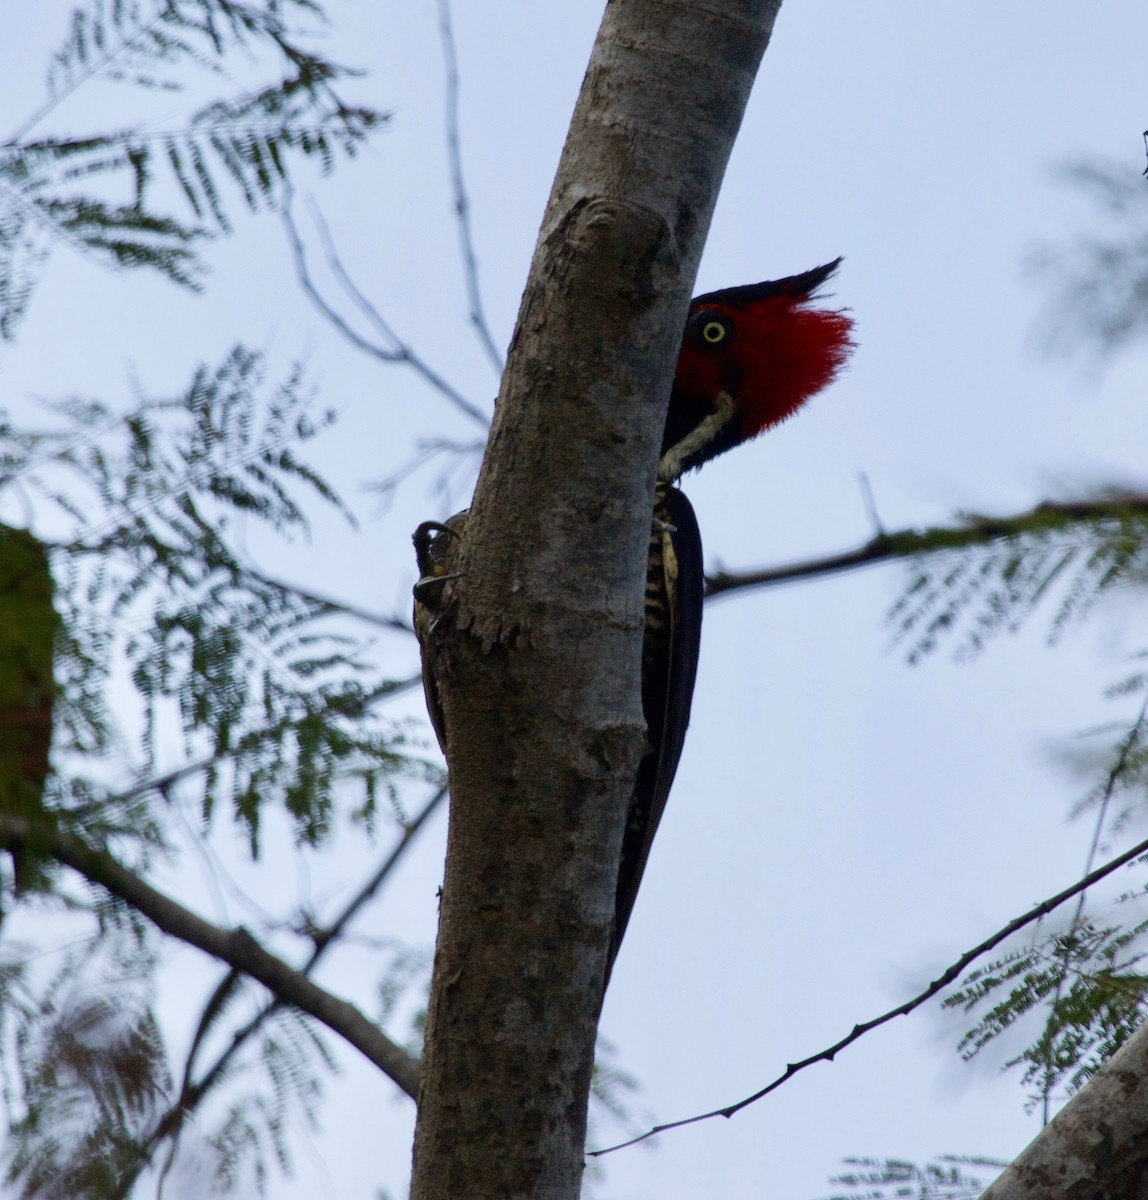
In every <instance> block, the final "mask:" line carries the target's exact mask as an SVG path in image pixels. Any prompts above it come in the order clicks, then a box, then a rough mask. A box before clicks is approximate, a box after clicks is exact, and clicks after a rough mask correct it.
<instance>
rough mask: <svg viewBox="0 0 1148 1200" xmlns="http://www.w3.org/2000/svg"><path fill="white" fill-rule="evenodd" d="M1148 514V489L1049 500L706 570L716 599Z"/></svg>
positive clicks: (708, 586)
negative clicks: (831, 548) (769, 561)
mask: <svg viewBox="0 0 1148 1200" xmlns="http://www.w3.org/2000/svg"><path fill="white" fill-rule="evenodd" d="M1145 515H1148V493H1145V492H1118V493H1114V494H1112V495H1110V496H1102V497H1099V498H1097V499H1095V500H1073V501H1056V500H1046V501H1044V502H1043V503H1041V504H1038V505H1036V507H1035V508H1031V509H1028V510H1027V511H1026V512H1022V513H1016V514H1014V515H1013V516H1009V517H985V516H979V515H977V514H970V515H968V516H966V517H962V518H961V524H959V525H954V526H943V525H938V526H933V527H930V528H927V529H900V530H897V531H895V532H894V533H879V534H877V536H876V537H874V538H871V539H870V540H869V541H867V542H866V543H865V544H864V545H862V546H858V547H857V549H855V550H845V551H843V552H842V553H840V554H829V555H825V556H824V557H822V558H809V559H805V560H804V561H802V562H795V563H787V564H784V565H782V566H779V567H765V568H763V569H761V570H758V571H714V572H712V573H710V574H709V575H707V576H706V599H707V600H712V599H714V598H715V597H717V596H723V595H726V594H728V593H730V592H736V591H744V590H746V589H748V588H757V587H773V586H775V585H776V584H779V583H794V582H796V581H798V580H803V579H816V578H819V577H820V576H822V575H836V574H840V573H841V572H843V571H852V570H855V569H856V568H857V567H868V566H872V565H873V564H875V563H880V562H887V561H889V560H890V559H897V558H912V557H913V556H914V555H917V554H933V553H937V552H939V551H944V550H960V549H963V548H964V547H966V546H975V545H978V544H981V543H987V542H994V541H998V540H1000V539H1002V538H1010V537H1017V536H1020V535H1022V534H1026V533H1035V532H1041V531H1045V530H1049V529H1051V528H1054V527H1055V526H1056V525H1057V524H1063V523H1066V522H1067V523H1072V524H1086V523H1087V522H1089V521H1095V520H1101V519H1104V518H1113V519H1120V518H1127V517H1130V516H1140V517H1143V516H1145Z"/></svg>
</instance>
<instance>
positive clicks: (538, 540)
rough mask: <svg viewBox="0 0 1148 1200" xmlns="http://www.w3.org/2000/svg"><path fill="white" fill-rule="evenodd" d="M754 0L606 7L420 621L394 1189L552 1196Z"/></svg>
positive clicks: (577, 1126)
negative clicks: (424, 1004) (424, 810)
mask: <svg viewBox="0 0 1148 1200" xmlns="http://www.w3.org/2000/svg"><path fill="white" fill-rule="evenodd" d="M779 5H780V0H727V2H726V3H724V4H723V5H720V6H712V5H700V4H698V5H692V4H688V3H682V2H680V0H678V2H675V3H668V2H667V0H612V2H611V3H609V4H608V5H607V8H606V13H605V17H604V20H603V24H602V28H601V30H600V31H599V34H598V39H597V42H596V44H595V47H594V51H593V55H592V57H591V60H590V65H589V68H588V70H587V73H586V77H585V80H584V81H583V85H582V92H581V96H580V97H579V100H578V105H577V108H576V110H575V113H574V118H573V122H572V124H571V128H570V133H569V136H568V138H567V142H566V147H565V151H564V153H563V157H562V161H561V164H560V166H559V169H558V175H557V178H556V180H555V183H554V189H553V192H552V194H551V197H550V202H549V205H548V208H547V211H546V215H545V218H544V220H543V224H542V229H541V232H540V235H539V240H538V245H537V248H536V250H535V256H534V262H533V265H532V267H531V273H530V279H529V283H528V285H527V288H526V292H525V295H524V297H523V302H522V307H521V310H520V312H519V318H518V326H517V329H516V331H515V334H514V338H513V341H512V343H511V347H510V355H509V362H508V366H507V370H506V374H505V376H504V378H503V382H502V390H501V393H500V396H499V402H498V407H497V410H496V413H495V420H494V426H493V429H492V431H491V437H490V443H489V445H488V447H487V452H486V457H485V459H484V461H483V465H482V471H481V473H480V476H479V480H478V486H477V489H476V491H475V497H474V502H473V506H472V509H471V513H470V518H469V521H468V523H467V525H466V530H465V534H464V536H463V538H462V540H461V544H460V545H459V547H458V551H457V555H456V556H455V561H454V563H453V566H454V568H455V569H456V570H457V571H458V572H459V578H457V580H455V581H454V582H453V583H451V584H449V585H448V588H447V590H446V594H445V599H444V606H443V611H442V615H441V617H440V619H439V620H438V621H437V622H436V623H435V626H434V633H433V638H434V642H435V645H434V653H435V656H436V665H437V675H438V684H439V692H440V695H441V700H442V709H443V716H444V721H445V729H446V738H447V746H448V755H447V756H448V762H449V766H450V783H451V817H450V832H449V839H448V849H447V865H446V879H445V883H444V889H443V895H442V909H441V919H440V928H439V941H438V949H437V953H436V958H435V970H434V978H433V982H432V985H431V997H430V1008H429V1019H428V1025H427V1034H426V1051H425V1056H424V1059H423V1064H422V1069H421V1084H420V1094H419V1118H418V1126H417V1129H416V1134H415V1151H414V1178H413V1182H412V1190H411V1196H412V1200H447V1198H449V1200H465V1198H467V1197H490V1198H492V1200H493V1198H498V1200H510V1198H520V1197H521V1198H525V1197H545V1198H546V1200H562V1198H565V1197H569V1198H573V1197H576V1196H577V1195H578V1194H579V1190H580V1186H581V1176H582V1165H583V1151H584V1139H585V1128H586V1104H587V1096H588V1092H589V1085H590V1071H591V1066H592V1063H593V1052H594V1040H595V1032H596V1025H597V1017H598V1011H599V1008H600V1004H601V992H602V979H603V970H604V966H605V956H606V947H607V942H608V939H609V934H610V926H611V921H612V917H613V911H614V890H615V884H616V880H617V871H618V860H619V855H620V848H621V837H622V828H623V823H624V818H625V813H626V806H627V802H628V799H629V795H630V791H631V788H632V786H633V782H634V778H635V774H636V770H637V764H638V759H639V757H640V755H641V752H642V750H643V747H644V739H645V725H644V722H643V719H642V709H641V700H640V683H639V673H640V656H641V640H642V622H643V606H642V595H643V587H644V582H645V567H646V547H647V542H648V538H649V527H650V517H651V512H652V508H653V490H654V487H653V485H654V473H655V468H656V460H657V455H658V449H659V446H660V441H661V432H662V425H663V422H664V418H665V408H666V402H667V398H668V394H669V387H670V381H671V377H672V372H673V364H674V360H675V356H676V352H677V347H678V343H679V339H680V337H681V330H682V326H683V323H684V318H685V311H686V306H687V304H688V301H689V295H690V290H691V288H692V285H693V281H694V276H695V274H696V270H697V263H698V259H699V257H700V255H701V250H702V245H703V242H704V240H705V235H706V232H707V231H708V228H709V222H710V217H711V214H712V211H713V205H714V202H715V200H716V197H717V191H718V185H719V182H720V180H721V177H722V174H723V172H724V170H725V165H726V161H727V158H728V156H729V151H730V148H731V146H732V144H733V140H734V137H735V135H736V132H737V128H738V126H739V124H740V121H741V117H742V113H743V111H744V108H745V104H746V101H747V100H748V97H749V91H750V87H751V86H752V83H753V79H754V75H755V73H756V70H757V66H758V63H759V61H760V59H761V55H762V53H763V52H764V49H765V46H766V43H767V41H768V39H769V35H770V31H771V29H772V26H773V21H774V18H775V15H776V12H777V9H778V7H779Z"/></svg>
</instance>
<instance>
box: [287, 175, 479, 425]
mask: <svg viewBox="0 0 1148 1200" xmlns="http://www.w3.org/2000/svg"><path fill="white" fill-rule="evenodd" d="M291 201H292V196H291V192H290V189H288V192H287V198H286V201H285V202H284V205H283V209H282V214H281V215H282V217H283V226H284V228H285V229H286V231H287V240H288V242H289V243H290V245H291V253H292V256H293V258H294V260H295V274H296V276H297V278H298V280H299V286H300V287H302V289H303V291H304V292H305V293H306V294H307V296H308V297H310V299H311V302H312V303H313V304H314V305H315V307H316V308H317V309H318V310H319V311H320V312H321V313H322V314H323V316H325V317H326V318H327V320H328V321H330V322H331V324H332V325H334V326H335V328H336V329H337V330H338V331H339V332H340V333H341V334H342V335H343V336H344V337H345V338H346V339H347V340H348V341H349V342H350V343H351V344H352V345H354V346H357V347H358V348H359V349H360V350H362V351H363V352H364V353H366V354H370V355H371V356H372V357H373V358H377V359H378V360H379V361H380V362H386V363H400V364H403V365H405V366H408V367H410V368H411V369H412V370H413V371H414V372H415V373H416V374H417V375H419V376H420V377H421V378H422V379H423V380H424V381H425V382H426V383H428V384H430V386H431V387H432V388H434V389H435V391H437V392H438V393H439V394H440V395H442V396H444V397H445V398H446V399H447V400H449V401H450V403H451V404H453V405H454V406H455V408H457V409H458V410H459V411H460V412H462V413H465V414H466V416H468V417H469V418H470V419H471V420H472V421H475V422H477V423H478V424H479V425H481V426H483V428H486V427H487V426H488V425H489V424H490V419H489V418H488V417H487V415H486V414H485V413H484V412H483V411H482V409H480V408H479V407H478V406H477V405H476V404H472V403H471V402H470V401H469V400H468V399H467V398H466V397H465V396H464V395H463V394H462V393H461V392H460V391H458V389H457V388H455V387H452V386H451V384H449V383H448V382H447V381H446V380H445V379H444V378H443V377H442V376H441V375H440V374H439V373H438V372H437V371H435V370H434V369H433V368H432V367H431V366H430V365H429V364H428V363H427V362H426V361H425V360H424V359H422V358H421V357H420V356H419V355H418V354H417V353H416V352H415V351H414V350H413V349H411V347H410V346H409V345H408V344H407V343H406V342H404V341H403V340H402V338H400V337H399V335H398V334H397V333H395V331H394V330H393V329H392V328H391V327H390V325H389V324H388V323H387V322H386V321H385V320H384V319H383V316H382V314H381V313H380V312H379V311H378V309H376V308H375V307H374V305H373V304H371V302H370V301H369V300H368V299H367V298H366V296H364V295H363V293H362V292H361V291H359V289H358V288H357V287H356V286H355V284H354V282H353V281H352V279H351V277H350V276H349V275H348V274H347V270H346V268H345V267H344V266H343V263H342V260H341V259H340V258H339V255H338V252H337V251H336V249H335V245H334V242H333V240H332V238H331V232H330V230H329V229H328V227H327V223H326V222H325V221H324V220H323V217H322V214H321V213H319V211H318V210H317V209H316V208H315V207H314V206H312V216H313V219H314V221H315V224H316V227H317V228H318V230H319V237H320V240H321V242H322V244H323V253H324V255H325V257H326V259H327V263H328V266H329V267H330V269H331V272H332V274H333V275H334V276H335V278H336V280H337V281H338V282H339V285H340V286H341V287H342V288H343V289H344V291H345V292H346V293H347V295H348V296H349V297H350V298H351V300H352V301H353V302H354V304H355V306H356V307H357V308H358V309H359V311H360V312H362V313H363V315H364V316H365V317H366V318H367V320H368V321H369V322H370V323H371V325H373V326H374V328H375V331H376V332H377V333H378V335H379V337H380V338H381V339H382V341H381V342H373V341H371V340H370V339H369V338H365V337H363V335H362V334H361V333H359V332H358V330H356V329H355V328H354V327H353V326H352V325H351V324H350V322H349V321H347V319H346V318H345V317H344V316H343V315H342V313H340V312H339V311H338V310H337V309H336V308H334V307H333V306H332V305H331V304H330V302H329V301H328V300H327V299H326V297H325V296H324V295H323V294H322V292H320V290H319V288H318V285H317V284H316V283H315V280H314V278H313V277H312V275H311V271H310V268H309V267H308V265H307V253H306V250H305V249H304V246H303V239H302V237H301V236H300V233H299V227H298V226H297V225H296V223H295V218H294V216H293V215H292V212H291Z"/></svg>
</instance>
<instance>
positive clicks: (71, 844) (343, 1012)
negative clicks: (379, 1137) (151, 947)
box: [0, 814, 418, 1098]
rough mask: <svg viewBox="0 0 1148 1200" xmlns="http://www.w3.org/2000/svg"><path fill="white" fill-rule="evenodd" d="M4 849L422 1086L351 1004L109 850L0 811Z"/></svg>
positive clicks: (407, 1060) (407, 1062)
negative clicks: (59, 874)
mask: <svg viewBox="0 0 1148 1200" xmlns="http://www.w3.org/2000/svg"><path fill="white" fill-rule="evenodd" d="M0 844H3V846H4V847H5V849H8V850H13V849H15V850H20V849H24V848H25V847H29V848H34V849H35V850H36V851H38V852H40V853H48V854H50V855H51V857H52V858H53V859H55V860H56V861H57V862H59V863H61V864H63V865H64V866H66V867H71V868H72V870H74V871H78V872H79V873H80V874H81V875H83V876H84V877H85V878H86V879H89V880H90V881H91V882H93V883H97V884H99V885H100V886H101V887H103V888H104V889H105V890H107V891H109V892H110V893H111V894H112V895H113V896H117V897H118V898H119V899H121V900H123V901H124V902H125V903H126V904H128V905H130V906H131V907H132V908H134V909H135V910H136V911H137V912H139V913H142V914H143V916H145V917H147V918H148V920H149V921H151V922H152V924H154V925H155V926H156V927H157V928H158V929H160V930H162V931H163V932H164V933H166V934H168V935H170V936H171V937H174V938H178V939H179V940H180V941H182V942H186V943H187V944H188V945H190V946H195V947H196V948H197V949H199V950H202V951H203V952H204V953H205V954H209V955H211V957H212V958H217V959H219V960H220V961H221V962H225V963H228V964H229V965H230V966H232V967H234V968H235V969H236V970H237V971H241V972H242V973H243V974H245V975H249V976H250V977H251V978H252V979H255V980H257V981H258V982H259V983H261V984H263V986H264V987H266V988H267V989H268V990H269V991H271V992H272V993H273V994H274V995H275V996H277V997H278V998H279V999H281V1000H282V1001H283V1002H284V1003H287V1004H293V1005H295V1007H296V1008H298V1009H300V1010H302V1011H303V1012H305V1013H308V1014H309V1015H310V1016H312V1017H314V1018H315V1019H316V1020H318V1021H321V1022H322V1023H323V1024H324V1025H326V1026H327V1027H328V1028H329V1029H331V1030H332V1031H333V1032H335V1033H337V1034H339V1035H340V1036H341V1037H342V1038H344V1039H345V1040H346V1041H347V1042H349V1043H350V1044H351V1045H352V1046H354V1047H355V1049H356V1050H358V1051H359V1052H360V1053H361V1054H363V1055H364V1056H365V1057H366V1058H367V1059H369V1060H370V1061H371V1062H372V1063H374V1065H375V1066H377V1067H378V1068H379V1070H381V1071H382V1072H383V1074H385V1075H386V1076H387V1077H388V1078H390V1079H391V1080H392V1081H393V1082H394V1083H395V1084H397V1085H398V1087H400V1088H401V1089H402V1090H403V1091H404V1092H406V1094H407V1095H408V1096H410V1097H412V1098H414V1096H415V1095H416V1093H417V1089H418V1062H417V1061H416V1060H415V1059H414V1058H412V1057H411V1056H410V1055H409V1054H408V1053H407V1052H406V1051H405V1050H403V1049H402V1047H401V1046H398V1045H396V1044H395V1043H394V1042H392V1041H391V1040H390V1038H388V1037H387V1036H386V1034H384V1033H383V1032H382V1030H381V1029H379V1027H378V1026H377V1025H376V1024H375V1023H374V1022H373V1021H370V1020H368V1018H367V1017H365V1016H364V1015H363V1014H362V1013H361V1012H360V1011H359V1010H358V1009H357V1008H356V1007H355V1006H354V1005H353V1004H350V1003H349V1002H348V1001H346V1000H342V999H340V998H339V997H338V996H335V995H332V994H331V993H330V992H328V991H326V990H325V989H324V988H321V987H319V986H318V985H317V984H315V983H312V982H311V980H309V979H308V978H307V977H306V976H305V975H304V974H303V973H302V972H301V971H298V970H296V969H295V968H294V967H292V966H290V965H288V964H287V963H285V962H284V961H283V960H282V959H281V958H277V957H276V956H275V955H273V954H271V953H269V952H268V951H266V950H264V949H263V947H262V946H261V945H260V944H259V943H258V942H257V941H256V940H255V938H254V937H252V935H251V934H250V933H248V931H247V930H246V929H244V928H243V927H242V926H239V927H236V928H235V929H221V928H220V927H219V926H217V925H213V924H211V923H210V922H209V921H205V920H204V919H203V918H202V917H200V916H197V915H196V914H195V913H193V912H192V911H191V910H190V909H187V908H184V907H183V905H181V904H179V903H177V902H176V901H175V900H173V899H171V897H170V896H166V895H164V894H163V893H162V892H159V891H157V890H156V889H155V888H153V887H152V886H151V885H150V884H149V883H146V882H145V881H144V880H143V879H141V878H140V877H139V876H138V875H136V874H135V873H134V872H133V871H130V870H129V869H128V868H127V867H125V866H123V864H122V863H120V862H118V861H117V860H116V859H115V858H113V857H112V856H111V855H110V854H109V853H108V852H107V851H105V850H99V849H96V848H95V847H92V846H88V845H86V844H85V843H84V842H83V841H81V840H80V839H79V838H78V837H76V836H75V835H74V834H70V833H64V832H56V833H48V832H46V831H45V830H44V829H43V828H41V827H40V826H39V825H37V826H35V827H33V825H32V823H31V822H28V821H24V820H21V819H19V818H17V817H12V816H6V815H2V814H0Z"/></svg>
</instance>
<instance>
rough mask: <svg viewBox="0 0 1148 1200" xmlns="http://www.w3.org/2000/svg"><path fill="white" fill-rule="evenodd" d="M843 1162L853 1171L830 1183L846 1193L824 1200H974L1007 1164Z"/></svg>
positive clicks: (951, 1159)
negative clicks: (842, 1188)
mask: <svg viewBox="0 0 1148 1200" xmlns="http://www.w3.org/2000/svg"><path fill="white" fill-rule="evenodd" d="M844 1162H845V1164H846V1165H847V1166H848V1167H851V1168H852V1169H851V1170H850V1171H847V1172H846V1173H845V1174H843V1175H838V1176H837V1177H836V1178H834V1179H831V1180H830V1181H829V1182H830V1183H832V1184H836V1185H837V1186H838V1187H844V1188H845V1189H847V1190H846V1191H844V1192H836V1193H834V1195H832V1196H827V1197H825V1198H824V1200H975V1198H976V1197H977V1196H979V1195H980V1194H981V1192H983V1191H984V1189H985V1187H986V1186H987V1185H988V1182H989V1181H990V1180H991V1179H992V1178H994V1177H995V1176H996V1175H997V1174H999V1173H1000V1171H1001V1170H1002V1169H1003V1168H1004V1166H1005V1165H1006V1164H1005V1163H1003V1162H998V1161H997V1160H996V1159H992V1158H966V1157H964V1156H963V1155H955V1154H942V1155H941V1156H940V1157H939V1158H938V1159H937V1160H936V1161H935V1162H930V1163H925V1164H923V1165H921V1164H918V1163H913V1162H906V1161H904V1160H901V1159H894V1158H887V1159H883V1160H882V1159H875V1158H847V1159H845V1160H844ZM970 1168H971V1171H970Z"/></svg>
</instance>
